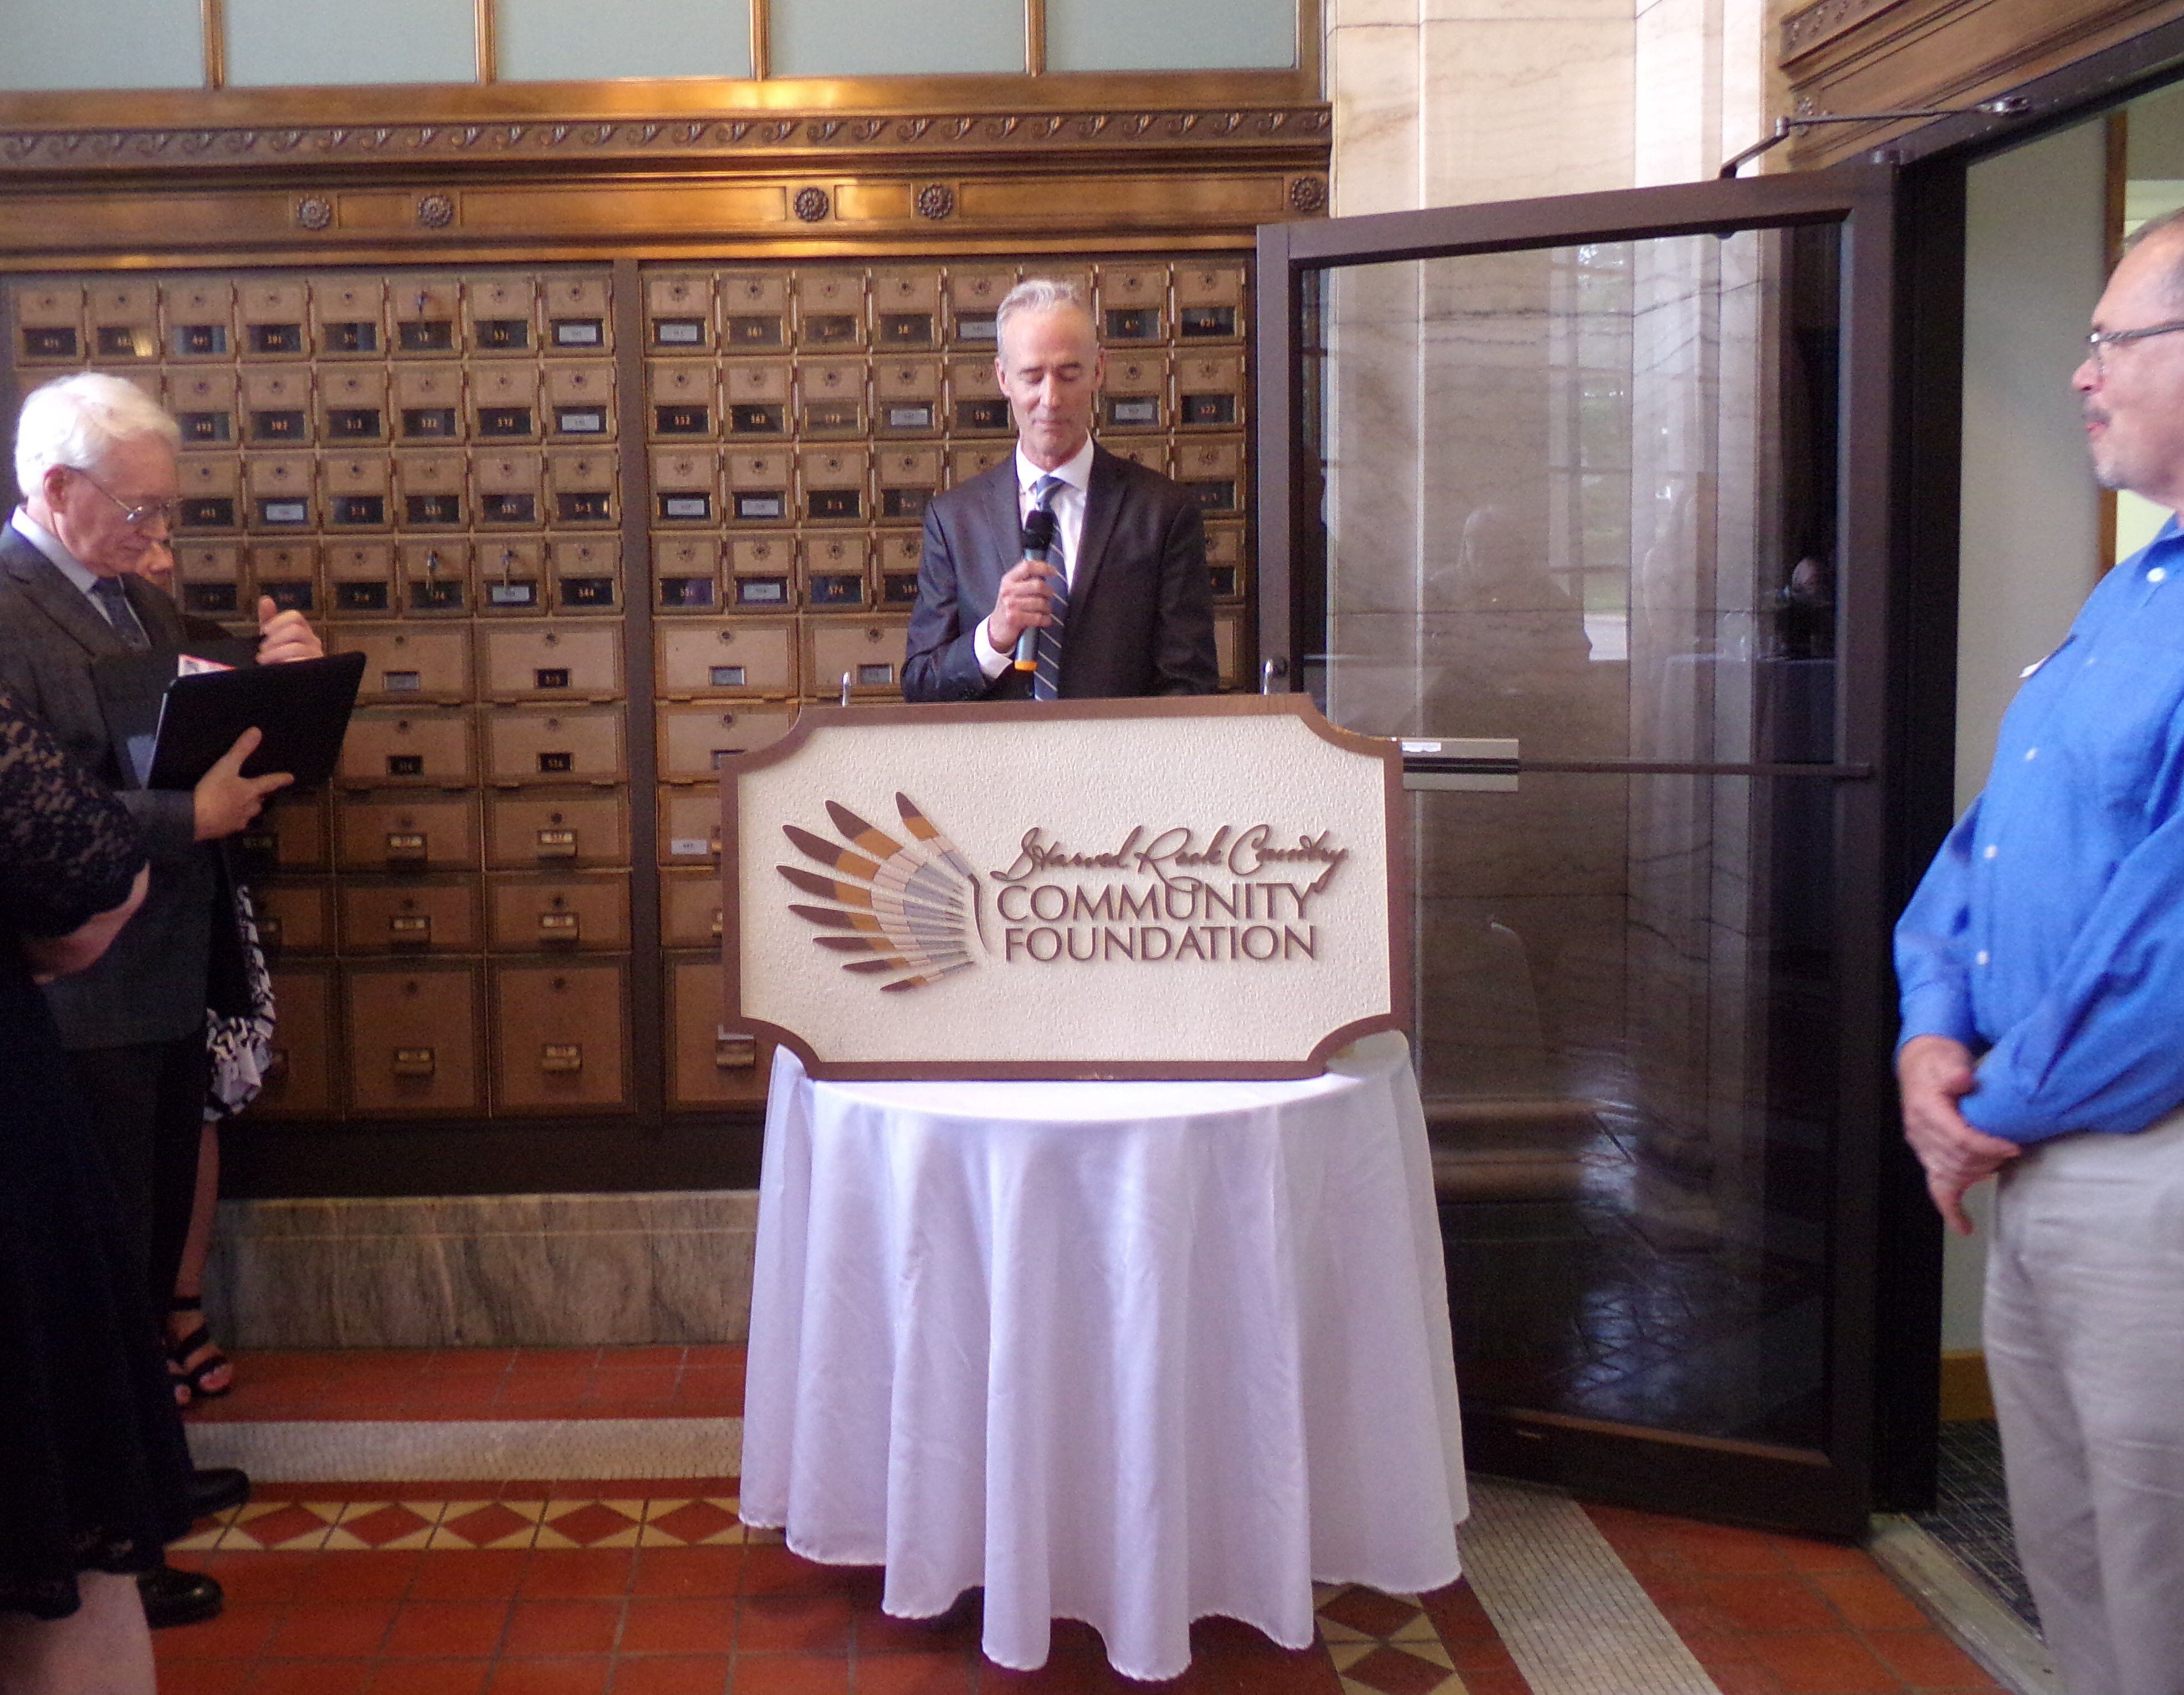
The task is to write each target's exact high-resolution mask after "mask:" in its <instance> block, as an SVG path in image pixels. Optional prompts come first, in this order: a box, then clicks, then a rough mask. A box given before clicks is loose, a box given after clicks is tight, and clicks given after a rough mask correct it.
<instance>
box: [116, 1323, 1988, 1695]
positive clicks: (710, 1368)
mask: <svg viewBox="0 0 2184 1695" xmlns="http://www.w3.org/2000/svg"><path fill="white" fill-rule="evenodd" d="M667 1356H673V1357H672V1358H668V1357H667ZM238 1367H239V1379H240V1382H239V1386H238V1388H237V1391H236V1393H235V1394H234V1395H233V1396H232V1397H230V1398H229V1399H228V1400H227V1401H226V1402H221V1403H218V1405H217V1407H216V1408H215V1409H209V1415H210V1416H216V1417H217V1418H218V1419H220V1420H221V1421H223V1422H230V1423H231V1422H235V1421H238V1420H240V1421H248V1420H253V1419H259V1420H270V1419H281V1420H294V1419H308V1418H309V1417H311V1416H312V1415H313V1413H314V1412H315V1413H316V1414H317V1416H319V1417H320V1418H324V1419H330V1420H333V1419H337V1420H352V1419H373V1418H379V1419H433V1420H442V1419H462V1418H463V1417H464V1416H465V1413H468V1414H469V1416H471V1418H475V1419H506V1418H509V1417H511V1416H519V1414H517V1413H516V1412H515V1408H518V1407H520V1406H528V1407H535V1408H538V1412H537V1413H536V1414H535V1415H536V1416H539V1417H551V1418H568V1417H583V1416H596V1417H617V1418H621V1417H628V1416H630V1415H631V1413H632V1396H633V1395H636V1391H635V1390H634V1386H633V1385H632V1383H630V1382H628V1381H627V1380H622V1379H620V1378H618V1377H617V1376H616V1374H620V1373H640V1372H641V1373H645V1374H649V1376H648V1379H647V1382H648V1384H649V1386H648V1387H647V1388H645V1389H644V1390H643V1391H642V1394H641V1395H636V1399H637V1400H638V1402H641V1403H642V1404H643V1405H646V1406H649V1407H652V1408H655V1410H656V1412H657V1413H658V1414H659V1415H660V1416H688V1415H693V1414H697V1413H703V1414H705V1415H724V1416H725V1415H733V1414H734V1413H739V1412H740V1410H741V1393H740V1378H741V1359H740V1355H739V1353H738V1352H737V1351H734V1350H727V1349H669V1350H660V1349H606V1350H593V1349H580V1350H528V1349H526V1350H507V1351H500V1352H496V1353H494V1354H493V1355H491V1356H489V1357H488V1356H484V1355H482V1354H481V1355H479V1356H465V1355H463V1354H461V1353H460V1352H457V1353H453V1354H448V1353H438V1352H415V1353H374V1354H370V1355H365V1354H359V1353H348V1354H343V1353H332V1354H312V1355H304V1354H287V1355H279V1356H274V1355H264V1354H257V1355H250V1356H248V1357H245V1358H242V1359H240V1360H239V1361H238ZM723 1372H727V1373H729V1374H733V1377H734V1379H735V1380H736V1381H735V1386H733V1388H731V1387H730V1386H727V1384H726V1383H724V1382H723V1381H722V1380H721V1375H720V1374H721V1373H723ZM549 1380H550V1382H551V1383H552V1385H553V1386H552V1388H551V1390H550V1391H549V1388H548V1384H549ZM456 1385H460V1386H463V1387H464V1388H465V1389H466V1390H467V1391H468V1395H469V1399H468V1400H467V1401H465V1399H464V1397H463V1395H462V1394H461V1393H460V1392H458V1391H457V1389H456V1388H455V1387H454V1386H456ZM587 1408H588V1409H590V1411H589V1413H587V1412H586V1410H585V1409H587ZM198 1416H200V1417H203V1416H208V1414H200V1415H198ZM735 1501H736V1485H735V1480H733V1478H727V1477H690V1478H682V1479H673V1480H662V1479H658V1478H651V1479H643V1480H637V1479H614V1478H608V1479H593V1480H581V1481H576V1480H549V1479H521V1478H510V1479H505V1480H497V1481H495V1482H493V1483H491V1484H484V1485H482V1484H480V1483H478V1482H476V1481H475V1480H467V1481H456V1482H448V1483H444V1484H434V1483H427V1482H412V1481H404V1482H400V1483H385V1482H379V1483H367V1482H351V1483H348V1484H343V1483H340V1482H338V1481H335V1480H328V1481H326V1482H314V1483H309V1484H302V1485H293V1486H276V1487H267V1488H265V1489H262V1490H261V1491H259V1497H258V1498H257V1499H256V1500H254V1501H253V1502H252V1503H250V1505H249V1506H248V1507H246V1508H242V1509H241V1510H240V1511H239V1512H237V1513H235V1514H230V1515H228V1516H227V1517H226V1519H221V1520H218V1521H209V1522H208V1523H207V1524H206V1525H202V1526H200V1527H199V1529H198V1533H197V1534H196V1535H195V1536H192V1539H191V1541H192V1543H194V1544H195V1545H196V1546H195V1547H192V1549H191V1550H190V1551H188V1552H185V1553H178V1554H177V1556H176V1563H177V1564H182V1565H185V1566H193V1567H198V1568H202V1569H203V1570H209V1571H212V1572H213V1573H214V1574H215V1575H217V1576H218V1577H219V1578H220V1581H221V1582H222V1583H224V1584H225V1585H226V1586H227V1591H228V1597H229V1604H228V1608H227V1611H226V1614H224V1615H223V1616H222V1617H221V1618H220V1619H219V1620H215V1621H214V1622H213V1623H211V1624H209V1625H195V1626H192V1627H189V1628H186V1629H181V1630H174V1631H163V1632H161V1633H160V1635H159V1637H158V1638H157V1643H158V1648H159V1675H160V1685H159V1687H160V1688H161V1690H162V1691H163V1692H164V1695H283V1692H296V1695H694V1692H697V1695H957V1692H975V1695H994V1692H1004V1691H1017V1690H1022V1691H1039V1692H1045V1691H1054V1692H1067V1695H1092V1692H1104V1691H1111V1690H1124V1689H1144V1688H1147V1687H1151V1686H1145V1685H1138V1684H1133V1683H1130V1682H1129V1681H1128V1680H1125V1679H1123V1678H1121V1677H1119V1676H1117V1675H1116V1674H1114V1673H1113V1672H1112V1670H1110V1669H1109V1668H1108V1667H1107V1664H1106V1660H1105V1659H1104V1657H1103V1656H1102V1654H1101V1652H1100V1642H1099V1638H1098V1636H1096V1635H1095V1633H1094V1632H1093V1631H1091V1630H1089V1628H1087V1627H1086V1626H1084V1625H1077V1624H1072V1623H1067V1622H1064V1623H1060V1624H1057V1625H1056V1630H1055V1640H1054V1652H1053V1657H1052V1658H1051V1659H1050V1661H1049V1662H1048V1664H1047V1665H1046V1666H1045V1668H1043V1669H1042V1670H1039V1671H1037V1672H1032V1673H1020V1672H1011V1671H1008V1670H1004V1669H1002V1668H1000V1667H997V1666H995V1665H993V1664H989V1663H988V1662H986V1661H985V1660H984V1659H983V1658H982V1657H981V1656H980V1655H979V1653H978V1620H977V1618H976V1615H975V1609H971V1608H967V1609H965V1611H964V1614H963V1615H962V1616H960V1617H951V1618H950V1619H949V1620H943V1621H939V1622H936V1623H912V1622H905V1621H903V1620H894V1619H890V1618H889V1617H887V1616H886V1615H885V1614H883V1613H882V1612H881V1611H880V1609H879V1594H880V1574H879V1573H878V1572H877V1570H868V1569H863V1568H837V1567H829V1566H821V1565H816V1564H811V1563H810V1562H808V1561H805V1560H803V1559H800V1558H798V1557H797V1556H796V1555H794V1554H793V1553H790V1552H789V1551H788V1549H787V1548H786V1547H783V1546H782V1545H781V1542H780V1537H779V1536H778V1534H777V1533H775V1532H767V1531H745V1530H744V1527H743V1526H742V1525H741V1524H740V1523H739V1522H738V1521H737V1520H736V1519H735V1518H734V1507H735ZM1586 1512H1587V1514H1588V1516H1589V1517H1590V1519H1591V1522H1592V1524H1593V1525H1595V1526H1596V1528H1597V1530H1598V1531H1599V1532H1600V1534H1601V1536H1602V1537H1603V1538H1604V1539H1605V1541H1606V1542H1607V1545H1608V1546H1609V1547H1611V1548H1612V1549H1613V1551H1614V1553H1616V1554H1617V1555H1618V1556H1619V1557H1620V1558H1621V1560H1622V1562H1623V1564H1624V1566H1625V1567H1626V1568H1627V1569H1628V1570H1629V1572H1630V1575H1631V1576H1632V1577H1634V1578H1635V1580H1636V1581H1637V1583H1638V1585H1639V1586H1641V1588H1642V1589H1643V1590H1644V1592H1645V1593H1646V1596H1647V1597H1649V1598H1650V1599H1651V1601H1652V1603H1653V1604H1654V1605H1655V1606H1656V1607H1658V1609H1659V1610H1660V1612H1661V1614H1663V1616H1664V1617H1665V1618H1666V1619H1667V1620H1668V1621H1669V1624H1670V1625H1673V1626H1674V1630H1675V1631H1676V1632H1677V1633H1678V1635H1679V1636H1680V1637H1681V1638H1682V1640H1683V1642H1684V1643H1685V1646H1686V1647H1688V1648H1689V1649H1690V1650H1691V1653H1692V1655H1693V1656H1694V1657H1695V1658H1696V1659H1697V1661H1698V1663H1699V1664H1700V1665H1701V1666H1702V1667H1703V1668H1704V1670H1705V1672H1706V1673H1707V1675H1708V1676H1709V1677H1710V1678H1711V1680H1712V1681H1713V1685H1714V1686H1715V1687H1716V1688H1718V1689H1719V1691H1720V1692H1722V1695H1909V1692H1927V1691H1951V1692H1965V1695H1972V1692H1978V1695H1998V1686H1997V1685H1995V1684H1993V1683H1992V1682H1990V1681H1987V1680H1986V1677H1985V1676H1984V1675H1983V1674H1981V1672H1980V1670H1978V1669H1977V1668H1976V1667H1975V1665H1974V1664H1972V1663H1971V1662H1970V1660H1969V1659H1966V1658H1965V1657H1964V1655H1963V1654H1962V1653H1959V1652H1958V1650H1957V1649H1956V1648H1954V1647H1953V1646H1952V1645H1951V1644H1950V1643H1949V1642H1947V1640H1946V1639H1945V1638H1943V1637H1942V1636H1941V1635H1940V1634H1939V1633H1938V1632H1937V1631H1936V1630H1934V1629H1933V1628H1932V1627H1931V1625H1929V1623H1928V1621H1927V1620H1925V1617H1924V1615H1923V1614H1920V1613H1919V1611H1918V1609H1916V1608H1915V1607H1914V1606H1913V1605H1912V1604H1911V1603H1910V1602H1909V1600H1908V1598H1906V1597H1904V1596H1903V1593H1902V1592H1900V1591H1898V1590H1897V1588H1896V1587H1895V1586H1894V1585H1893V1584H1892V1582H1891V1581H1889V1579H1888V1578H1887V1577H1886V1575H1885V1574H1884V1573H1882V1572H1881V1571H1880V1569H1879V1567H1877V1566H1876V1565H1875V1564H1874V1562H1873V1561H1872V1560H1871V1559H1870V1558H1869V1557H1868V1556H1867V1555H1865V1554H1864V1553H1862V1552H1861V1551H1859V1550H1857V1549H1854V1548H1846V1547H1836V1546H1834V1545H1831V1544H1827V1543H1821V1542H1808V1541H1805V1540H1802V1539H1800V1538H1797V1537H1790V1536H1767V1535H1763V1534H1760V1533H1758V1532H1754V1531H1737V1530H1730V1529H1725V1528H1723V1527H1720V1526H1716V1525H1702V1524H1696V1523H1692V1522H1690V1521H1687V1520H1683V1519H1667V1518H1662V1517H1658V1516H1654V1515H1649V1514H1638V1513H1632V1512H1627V1511H1623V1510H1619V1509H1615V1508H1587V1509H1586ZM1484 1570H1485V1568H1484V1567H1483V1566H1482V1574H1483V1572H1484ZM1317 1605H1318V1625H1319V1631H1318V1642H1316V1643H1315V1644H1314V1645H1313V1647H1312V1648H1309V1649H1306V1650H1303V1651H1301V1652H1295V1653H1292V1652H1289V1651H1286V1650H1284V1649H1282V1648H1277V1647H1276V1646H1274V1645H1273V1643H1272V1642H1268V1640H1267V1639H1266V1638H1265V1637H1264V1636H1261V1635H1260V1634H1259V1633H1258V1632H1257V1631H1254V1630H1251V1629H1250V1628H1248V1627H1246V1626H1244V1625H1237V1624H1234V1623H1232V1622H1230V1621H1228V1620H1218V1619H1215V1620H1204V1621H1202V1622H1201V1624H1200V1625H1197V1626H1196V1627H1195V1629H1194V1631H1193V1632H1192V1646H1193V1661H1192V1664H1191V1668H1190V1671H1189V1672H1188V1673H1186V1674H1185V1675H1184V1676H1183V1677H1181V1678H1179V1679H1177V1680H1175V1681H1174V1682H1173V1684H1171V1685H1163V1686H1157V1687H1161V1688H1174V1689H1177V1690H1188V1691H1190V1692H1193V1695H1197V1692H1208V1695H1527V1692H1528V1691H1529V1695H1566V1692H1563V1691H1561V1690H1558V1689H1551V1688H1546V1687H1532V1686H1529V1685H1528V1684H1527V1683H1526V1681H1525V1680H1524V1675H1522V1674H1521V1673H1520V1672H1519V1671H1518V1669H1517V1664H1516V1662H1515V1661H1514V1660H1513V1659H1512V1657H1511V1655H1510V1653H1509V1651H1508V1648H1507V1647H1506V1646H1505V1645H1504V1643H1503V1642H1502V1638H1501V1636H1499V1635H1498V1634H1497V1632H1496V1628H1495V1625H1494V1624H1493V1622H1492V1620H1491V1618H1490V1616H1489V1613H1488V1610H1487V1609H1486V1608H1485V1606H1483V1605H1482V1604H1481V1603H1480V1601H1479V1597H1478V1596H1477V1595H1476V1594H1474V1592H1473V1591H1472V1588H1471V1586H1470V1585H1469V1583H1468V1582H1459V1583H1457V1584H1455V1585H1453V1586H1451V1587H1449V1588H1447V1589H1445V1590H1442V1591H1440V1592H1435V1593H1432V1594H1428V1595H1424V1596H1417V1597H1411V1596H1390V1595H1383V1594H1380V1593H1379V1592H1375V1591H1372V1590H1368V1589H1364V1588H1359V1587H1344V1586H1331V1587H1323V1588H1322V1589H1321V1590H1320V1591H1319V1592H1318V1597H1317Z"/></svg>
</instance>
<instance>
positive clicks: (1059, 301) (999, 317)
mask: <svg viewBox="0 0 2184 1695" xmlns="http://www.w3.org/2000/svg"><path fill="white" fill-rule="evenodd" d="M1066 306H1073V307H1075V308H1076V309H1078V311H1080V312H1082V313H1083V314H1084V321H1085V322H1087V323H1091V322H1092V308H1091V306H1090V305H1089V304H1087V302H1086V300H1085V298H1084V290H1083V289H1082V288H1079V287H1078V286H1077V285H1076V284H1075V283H1073V282H1057V281H1056V279H1055V278H1053V277H1051V276H1027V277H1026V278H1024V280H1023V281H1022V282H1019V283H1018V284H1017V286H1016V287H1013V288H1011V290H1009V292H1008V293H1006V295H1004V296H1003V297H1002V298H1001V304H1000V305H999V306H997V307H996V308H995V309H994V343H995V346H999V345H1000V340H1001V337H1003V336H1005V335H1006V334H1007V333H1008V327H1009V320H1010V319H1011V318H1013V317H1015V316H1016V315H1017V314H1018V313H1021V312H1058V311H1060V310H1061V309H1062V308H1064V307H1066ZM1098 334H1099V332H1098V329H1097V326H1095V328H1094V332H1093V335H1094V338H1095V340H1096V339H1097V338H1098Z"/></svg>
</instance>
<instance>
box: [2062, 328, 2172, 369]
mask: <svg viewBox="0 0 2184 1695" xmlns="http://www.w3.org/2000/svg"><path fill="white" fill-rule="evenodd" d="M2179 330H2184V319H2180V320H2178V321H2176V322H2175V323H2173V324H2148V326H2146V327H2145V328H2144V329H2142V330H2095V331H2094V332H2092V334H2091V335H2089V336H2087V337H2086V346H2087V348H2089V349H2090V352H2089V353H2088V354H2087V357H2089V358H2090V359H2091V360H2092V362H2093V369H2094V370H2095V371H2098V372H2099V373H2100V375H2102V376H2107V375H2108V370H2109V367H2108V360H2107V358H2106V354H2107V351H2108V349H2109V348H2117V347H2125V346H2127V345H2129V344H2130V343H2132V342H2142V341H2144V340H2145V339H2146V338H2147V337H2148V336H2168V335H2174V334H2175V333H2176V332H2177V331H2179Z"/></svg>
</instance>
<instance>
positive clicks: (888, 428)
mask: <svg viewBox="0 0 2184 1695" xmlns="http://www.w3.org/2000/svg"><path fill="white" fill-rule="evenodd" d="M940 372H941V364H940V361H939V360H937V359H877V360H873V362H872V427H873V429H874V430H876V431H877V432H878V433H880V434H881V435H883V436H931V435H938V434H939V432H940V429H941V427H942V424H943V423H944V414H943V413H942V411H941V410H940V393H941V376H940Z"/></svg>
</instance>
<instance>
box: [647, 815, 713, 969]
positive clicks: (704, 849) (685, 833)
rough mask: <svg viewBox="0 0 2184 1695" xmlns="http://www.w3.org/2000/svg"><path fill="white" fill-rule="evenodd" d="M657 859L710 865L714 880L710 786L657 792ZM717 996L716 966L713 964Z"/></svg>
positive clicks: (663, 863)
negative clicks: (658, 812) (658, 841)
mask: <svg viewBox="0 0 2184 1695" xmlns="http://www.w3.org/2000/svg"><path fill="white" fill-rule="evenodd" d="M660 863H661V864H662V865H710V867H713V873H714V876H715V878H716V880H717V878H718V877H719V874H720V864H721V797H720V794H719V791H717V790H716V789H710V788H700V789H662V790H660ZM714 969H715V972H716V976H715V978H714V984H713V986H714V990H715V993H716V999H717V998H718V991H719V989H720V979H719V977H718V974H717V973H718V971H719V965H718V962H716V963H715V967H714Z"/></svg>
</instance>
